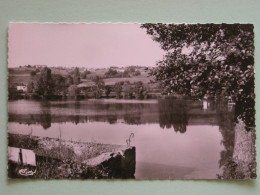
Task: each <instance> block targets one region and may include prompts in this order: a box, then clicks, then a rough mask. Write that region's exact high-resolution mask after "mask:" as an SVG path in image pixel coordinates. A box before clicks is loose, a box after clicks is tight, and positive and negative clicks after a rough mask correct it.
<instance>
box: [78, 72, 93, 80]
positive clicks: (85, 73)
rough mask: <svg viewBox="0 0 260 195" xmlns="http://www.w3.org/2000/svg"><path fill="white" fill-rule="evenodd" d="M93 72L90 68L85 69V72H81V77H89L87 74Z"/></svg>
mask: <svg viewBox="0 0 260 195" xmlns="http://www.w3.org/2000/svg"><path fill="white" fill-rule="evenodd" d="M90 73H91V72H90V71H89V70H85V71H84V72H83V73H81V74H80V78H81V79H87V75H88V74H90Z"/></svg>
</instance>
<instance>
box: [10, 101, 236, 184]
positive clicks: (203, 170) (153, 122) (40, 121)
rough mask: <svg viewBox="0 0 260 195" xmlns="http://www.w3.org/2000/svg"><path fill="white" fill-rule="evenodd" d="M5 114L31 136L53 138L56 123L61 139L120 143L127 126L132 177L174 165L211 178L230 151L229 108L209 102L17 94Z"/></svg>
mask: <svg viewBox="0 0 260 195" xmlns="http://www.w3.org/2000/svg"><path fill="white" fill-rule="evenodd" d="M8 114H9V132H13V133H23V134H28V132H29V130H28V129H29V128H28V127H27V126H26V125H29V126H30V127H32V128H33V131H34V134H35V135H37V136H46V137H53V138H57V137H58V136H59V128H60V129H62V138H63V139H67V140H71V139H72V140H75V141H87V142H95V141H97V142H100V143H108V144H119V145H121V144H122V145H124V144H125V140H126V138H128V137H129V135H130V133H132V132H133V133H134V134H135V137H134V139H133V145H135V146H136V147H137V148H138V150H137V151H138V152H137V154H136V155H137V161H138V162H137V175H136V176H137V178H149V177H148V176H149V174H151V172H153V174H155V175H153V179H154V177H157V176H158V177H160V178H164V179H167V178H168V175H167V173H169V172H171V176H172V177H177V176H176V174H177V173H178V171H176V170H183V171H180V173H178V174H179V176H178V178H182V179H183V178H216V176H217V174H221V171H222V170H224V171H225V170H226V171H227V170H229V169H228V168H227V164H228V163H229V162H230V160H231V159H232V156H233V153H234V144H235V133H234V121H235V120H234V113H233V111H232V110H228V107H227V106H226V105H221V104H218V103H214V102H208V103H207V108H205V106H204V107H203V102H193V101H188V100H187V101H186V100H185V101H183V100H173V99H160V100H158V101H138V102H134V103H133V102H124V101H118V100H115V101H111V100H110V101H106V100H90V101H89V100H88V101H61V102H58V101H57V102H56V101H55V102H37V101H26V100H18V101H11V102H9V104H8ZM19 123H20V124H19ZM39 125H40V127H42V128H40V127H39ZM42 129H45V130H47V129H48V131H43V130H42ZM166 129H167V130H170V131H166ZM175 132H177V133H175ZM155 154H156V155H155ZM149 167H150V168H149ZM155 167H157V168H158V170H160V171H157V172H156V171H154V168H155ZM162 172H163V173H164V174H162ZM169 174H170V173H169ZM178 174H177V175H178ZM174 175H175V176H174Z"/></svg>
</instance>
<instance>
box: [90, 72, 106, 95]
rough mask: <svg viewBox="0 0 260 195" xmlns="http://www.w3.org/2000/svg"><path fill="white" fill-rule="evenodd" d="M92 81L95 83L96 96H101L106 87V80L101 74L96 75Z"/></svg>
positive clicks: (94, 91)
mask: <svg viewBox="0 0 260 195" xmlns="http://www.w3.org/2000/svg"><path fill="white" fill-rule="evenodd" d="M92 81H93V82H94V83H95V86H93V87H92V91H93V93H94V96H95V98H100V97H101V96H102V93H103V90H104V88H105V82H104V80H103V79H102V78H101V77H100V76H96V77H94V78H93V79H92Z"/></svg>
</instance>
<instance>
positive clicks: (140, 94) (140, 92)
mask: <svg viewBox="0 0 260 195" xmlns="http://www.w3.org/2000/svg"><path fill="white" fill-rule="evenodd" d="M145 91H146V89H145V86H144V84H143V82H142V81H138V82H135V83H134V93H135V98H136V99H143V98H144V93H145Z"/></svg>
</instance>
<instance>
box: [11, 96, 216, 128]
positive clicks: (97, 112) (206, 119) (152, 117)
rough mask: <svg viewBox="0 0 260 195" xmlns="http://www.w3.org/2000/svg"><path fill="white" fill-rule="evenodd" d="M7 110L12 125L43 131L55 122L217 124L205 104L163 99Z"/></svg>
mask: <svg viewBox="0 0 260 195" xmlns="http://www.w3.org/2000/svg"><path fill="white" fill-rule="evenodd" d="M17 108H18V109H17ZM28 108H29V109H28ZM8 110H9V122H19V123H22V124H28V125H30V124H40V125H41V126H42V127H43V128H44V129H48V128H50V127H51V125H52V123H65V122H72V123H74V124H79V123H87V122H107V123H109V124H115V123H118V122H121V123H126V124H129V125H141V124H159V125H160V127H161V128H162V129H164V128H166V129H173V130H174V131H175V132H180V133H184V132H186V130H187V125H188V124H197V125H200V124H211V125H216V124H218V121H217V120H216V116H217V113H216V110H215V109H214V108H212V106H211V107H208V109H207V110H203V107H202V102H192V101H183V100H173V99H160V100H158V102H156V103H155V102H154V101H151V102H149V101H146V102H145V103H143V102H142V101H140V102H138V103H124V102H116V101H115V102H108V103H107V102H105V101H89V102H88V101H73V102H72V101H71V102H70V101H68V102H65V101H62V102H36V101H25V100H19V101H13V102H9V105H8Z"/></svg>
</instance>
